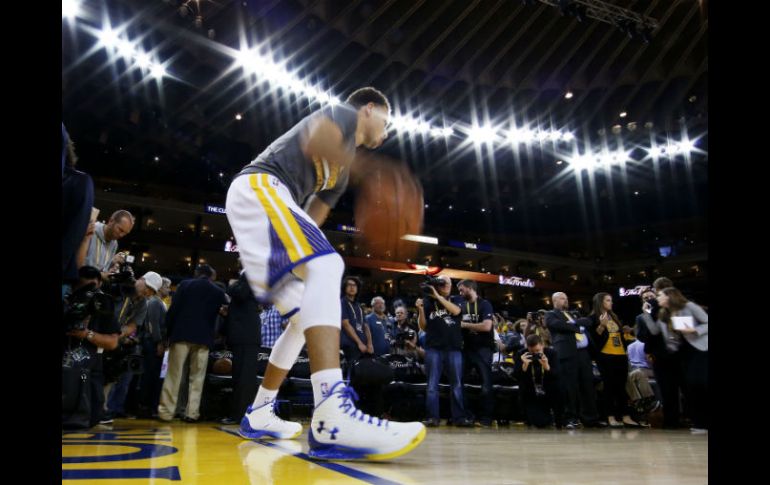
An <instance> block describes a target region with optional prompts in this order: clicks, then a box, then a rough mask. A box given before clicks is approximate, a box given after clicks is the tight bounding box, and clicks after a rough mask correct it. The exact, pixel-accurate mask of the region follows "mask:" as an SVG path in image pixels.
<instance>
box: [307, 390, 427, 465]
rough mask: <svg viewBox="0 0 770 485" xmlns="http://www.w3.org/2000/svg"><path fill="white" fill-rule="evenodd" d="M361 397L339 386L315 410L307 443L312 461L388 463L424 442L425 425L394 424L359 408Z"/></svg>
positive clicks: (413, 423) (415, 423) (416, 423)
mask: <svg viewBox="0 0 770 485" xmlns="http://www.w3.org/2000/svg"><path fill="white" fill-rule="evenodd" d="M357 400H358V395H357V394H356V392H355V391H354V390H353V388H352V387H350V386H347V385H346V384H345V382H343V381H339V382H337V383H336V384H335V385H334V386H333V387H332V389H331V391H330V392H329V394H328V396H327V397H326V398H325V399H324V400H323V401H321V404H319V405H318V406H316V408H315V412H314V413H313V420H312V421H311V424H310V432H309V433H308V439H309V441H310V451H309V452H308V455H310V457H311V458H316V459H319V460H375V461H376V460H389V459H391V458H395V457H397V456H401V455H404V454H406V453H409V452H410V451H412V450H413V449H415V448H416V447H417V445H419V444H420V443H421V442H422V440H423V439H425V434H426V430H425V426H424V425H423V424H422V423H418V422H412V423H395V422H393V421H387V420H382V419H380V418H375V417H373V416H369V415H368V414H364V413H363V412H362V411H361V410H360V409H358V408H356V405H355V402H356V401H357Z"/></svg>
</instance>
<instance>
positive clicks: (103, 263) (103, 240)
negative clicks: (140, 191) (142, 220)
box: [85, 210, 134, 281]
mask: <svg viewBox="0 0 770 485" xmlns="http://www.w3.org/2000/svg"><path fill="white" fill-rule="evenodd" d="M133 228H134V216H132V215H131V213H130V212H128V211H127V210H119V211H115V212H114V213H113V214H112V216H110V219H109V221H107V224H104V223H102V222H97V223H95V224H94V234H93V236H92V237H91V240H90V241H89V242H88V251H87V252H86V261H85V263H86V265H89V266H95V267H97V268H99V271H101V272H102V280H104V281H106V280H107V278H108V277H109V275H110V273H116V272H118V268H119V266H120V265H123V264H125V263H126V262H127V261H126V259H125V256H123V255H122V254H116V253H117V252H118V240H120V239H123V238H124V237H126V236H127V235H128V233H130V232H131V230H132V229H133ZM129 262H130V261H129ZM121 271H122V270H121Z"/></svg>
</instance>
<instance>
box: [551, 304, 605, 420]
mask: <svg viewBox="0 0 770 485" xmlns="http://www.w3.org/2000/svg"><path fill="white" fill-rule="evenodd" d="M551 301H552V302H553V310H551V311H549V312H547V313H546V314H545V325H546V326H547V327H548V330H549V331H550V332H551V340H552V344H553V348H554V350H556V355H557V357H558V359H559V364H558V369H559V384H560V386H561V389H562V392H563V398H562V400H563V402H564V419H565V421H566V423H564V426H565V427H566V428H567V429H576V428H579V427H580V426H581V422H580V420H579V419H578V416H580V417H581V418H582V421H583V423H582V425H585V426H588V427H605V426H606V423H603V422H601V421H600V420H599V413H598V411H597V409H596V390H595V388H594V383H593V370H592V367H591V355H590V344H591V342H590V341H589V339H588V333H587V331H586V330H585V329H586V325H585V323H583V325H580V324H579V322H578V321H576V320H575V318H574V317H573V316H572V315H570V314H569V313H567V309H568V308H569V299H568V298H567V295H566V294H564V293H562V292H558V293H554V294H553V296H552V297H551ZM578 405H579V408H578ZM578 409H579V411H578ZM557 424H559V423H557Z"/></svg>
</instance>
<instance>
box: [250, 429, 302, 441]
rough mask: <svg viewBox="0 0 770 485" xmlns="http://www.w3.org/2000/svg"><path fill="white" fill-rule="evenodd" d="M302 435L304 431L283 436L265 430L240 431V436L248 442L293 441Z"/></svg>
mask: <svg viewBox="0 0 770 485" xmlns="http://www.w3.org/2000/svg"><path fill="white" fill-rule="evenodd" d="M301 434H302V429H300V430H299V431H297V432H296V433H294V434H293V435H283V434H281V433H274V432H272V431H264V430H261V431H260V430H254V431H250V432H247V431H244V430H243V429H240V428H239V429H238V435H240V437H241V438H244V439H247V440H293V439H294V438H296V437H298V436H299V435H301Z"/></svg>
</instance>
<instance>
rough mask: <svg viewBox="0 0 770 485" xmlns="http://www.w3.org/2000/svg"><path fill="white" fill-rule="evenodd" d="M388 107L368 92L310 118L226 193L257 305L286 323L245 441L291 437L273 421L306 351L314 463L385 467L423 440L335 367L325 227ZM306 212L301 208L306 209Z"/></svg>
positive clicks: (338, 275)
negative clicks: (370, 409)
mask: <svg viewBox="0 0 770 485" xmlns="http://www.w3.org/2000/svg"><path fill="white" fill-rule="evenodd" d="M389 114H390V103H389V102H388V99H387V98H386V97H385V95H384V94H382V93H381V92H379V91H378V90H376V89H374V88H371V87H367V88H362V89H359V90H357V91H355V92H354V93H353V94H351V95H350V97H348V99H347V100H346V102H345V103H341V104H339V105H336V106H326V107H324V108H322V109H320V110H318V111H316V112H313V113H311V114H310V115H308V116H307V117H305V118H304V119H302V120H301V121H300V122H299V123H297V124H296V125H295V126H294V127H292V128H291V129H290V130H289V131H288V132H286V133H285V134H284V135H283V136H281V137H280V138H278V139H277V140H276V141H274V142H273V143H272V144H271V145H270V146H268V147H267V149H265V151H263V152H262V153H261V154H260V155H259V156H257V158H256V159H255V160H254V161H253V162H252V163H250V164H249V165H247V166H246V167H244V169H243V170H242V171H241V172H240V173H239V174H238V175H237V176H236V178H235V179H234V180H233V182H232V184H231V185H230V189H229V190H228V193H227V219H228V221H229V223H230V226H231V227H232V230H233V234H234V235H235V239H236V241H237V243H238V249H239V250H240V258H241V262H242V264H243V266H244V268H245V270H246V276H247V278H248V281H249V285H250V286H251V289H252V290H253V291H254V294H255V295H256V296H257V298H259V299H261V300H264V301H271V302H272V303H273V304H274V305H275V306H276V307H277V308H278V310H279V311H280V312H281V316H282V317H283V318H287V319H289V321H290V323H289V325H288V326H287V327H286V330H285V331H284V332H283V333H282V334H281V337H280V338H279V339H278V340H277V341H276V343H275V346H274V347H273V349H272V352H271V353H270V359H269V363H268V366H267V369H266V371H265V376H264V380H263V381H262V385H261V386H260V387H259V391H258V392H257V396H256V398H255V400H254V403H253V404H252V405H251V406H249V408H248V409H247V411H246V415H245V416H244V418H243V419H242V420H241V428H240V431H239V432H240V434H241V436H243V437H245V438H248V439H256V438H277V439H289V438H295V437H297V436H299V434H300V433H301V432H302V425H301V424H300V423H296V422H290V421H284V420H282V419H281V418H279V417H277V416H276V415H275V410H274V402H275V398H276V395H277V394H278V388H279V387H280V385H281V383H282V382H283V380H284V378H285V377H286V374H287V373H288V371H289V369H291V367H292V365H293V364H294V361H295V360H296V358H297V356H298V355H299V352H300V350H301V348H302V346H303V345H304V344H305V343H307V349H308V357H309V359H310V371H311V376H310V380H311V382H312V385H313V397H314V401H315V410H314V412H313V419H312V421H311V426H310V430H309V436H308V439H309V442H310V451H309V455H310V456H311V457H314V458H317V459H323V460H335V459H340V460H356V459H360V460H386V459H390V458H394V457H396V456H400V455H403V454H405V453H407V452H409V451H411V450H412V449H414V448H415V447H417V445H419V444H420V442H421V441H422V440H423V438H424V437H425V427H424V426H423V425H422V423H417V422H413V423H395V422H390V421H386V420H381V419H379V418H375V417H372V416H369V415H366V414H364V413H362V412H361V411H360V410H359V409H357V408H356V406H355V401H356V400H357V399H358V397H357V396H356V394H355V392H354V391H353V389H352V388H350V387H348V386H347V385H346V384H345V382H344V381H343V380H342V371H341V370H340V362H339V342H340V324H341V310H340V305H339V288H340V281H341V279H342V273H343V271H344V263H343V261H342V257H340V255H339V254H337V253H336V252H335V251H334V248H333V247H332V246H331V244H330V243H329V242H328V241H327V240H326V237H325V236H324V234H323V233H322V232H321V230H320V229H319V227H320V226H321V224H323V222H324V220H325V219H326V217H327V215H328V214H329V211H330V210H331V208H332V207H333V206H334V205H335V204H336V202H337V200H338V199H339V197H340V196H341V195H342V194H343V193H344V191H345V188H346V186H347V183H348V178H349V176H350V169H351V164H352V163H353V158H354V154H355V149H356V147H358V146H365V147H367V148H377V147H379V146H380V145H381V144H382V142H383V141H384V140H385V138H386V137H387V129H386V127H387V123H388V117H389ZM300 204H304V210H303V208H301V207H300Z"/></svg>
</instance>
